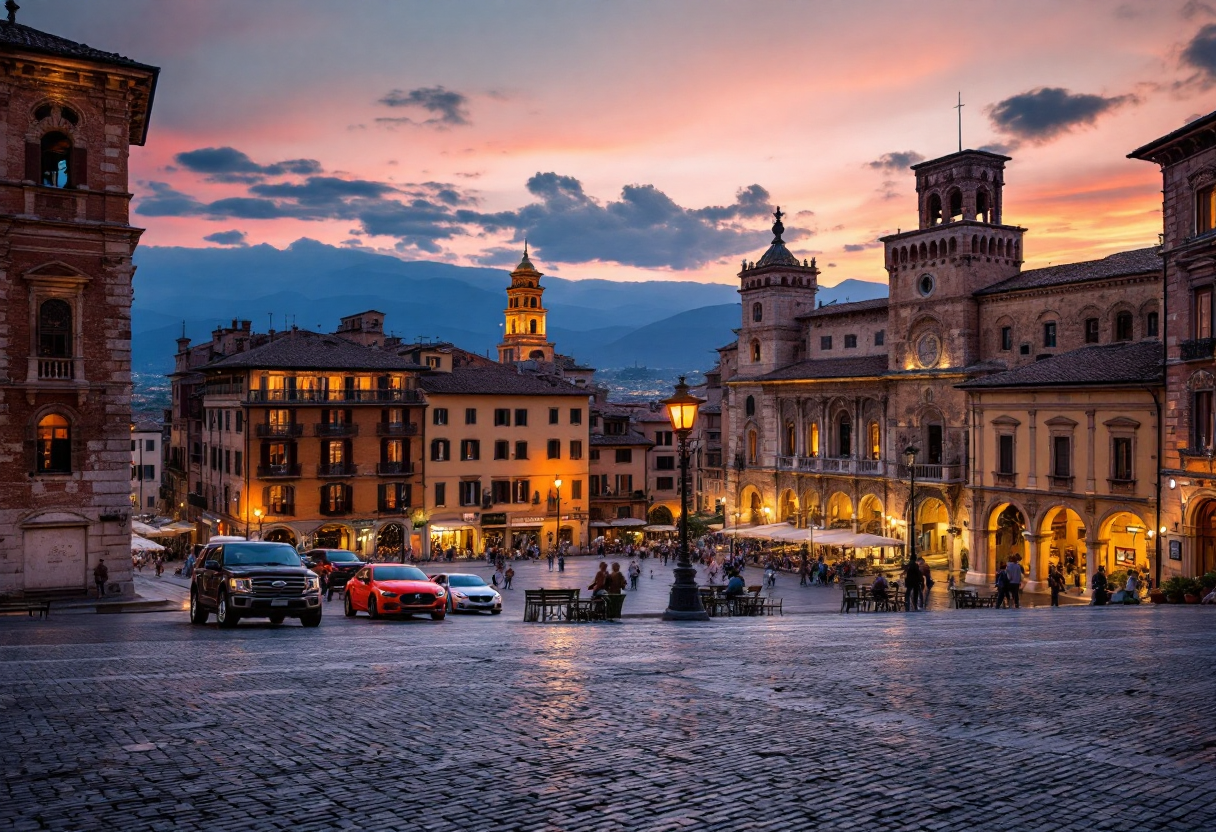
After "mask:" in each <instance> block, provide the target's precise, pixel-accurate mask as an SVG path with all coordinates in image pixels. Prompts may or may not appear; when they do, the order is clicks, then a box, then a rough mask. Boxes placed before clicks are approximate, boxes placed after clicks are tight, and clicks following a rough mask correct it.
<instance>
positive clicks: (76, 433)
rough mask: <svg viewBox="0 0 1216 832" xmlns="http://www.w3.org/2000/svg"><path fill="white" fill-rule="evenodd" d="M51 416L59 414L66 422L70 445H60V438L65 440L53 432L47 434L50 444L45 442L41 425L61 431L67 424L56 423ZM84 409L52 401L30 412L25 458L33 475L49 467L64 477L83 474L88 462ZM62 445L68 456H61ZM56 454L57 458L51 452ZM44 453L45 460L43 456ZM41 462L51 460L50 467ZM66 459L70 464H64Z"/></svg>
mask: <svg viewBox="0 0 1216 832" xmlns="http://www.w3.org/2000/svg"><path fill="white" fill-rule="evenodd" d="M48 417H55V420H62V422H66V423H67V424H66V429H67V434H68V435H67V440H66V445H57V444H56V443H57V442H59V441H63V440H62V439H59V438H57V437H55V436H54V435H53V434H52V435H51V436H49V437H46V439H47V442H48V443H49V444H44V441H43V437H42V436H40V426H41V427H42V429H43V430H52V431H53V432H57V431H58V430H60V429H61V428H62V427H63V425H62V423H59V424H55V425H52V424H51V421H52V420H49V419H48ZM80 419H81V416H80V413H79V412H78V411H77V410H76V409H75V408H72V407H69V406H68V405H66V404H62V403H59V402H48V403H46V404H44V405H42V406H41V407H39V408H38V409H36V410H35V411H34V412H33V413H31V414H30V418H29V421H28V422H26V429H25V442H24V447H25V454H24V456H25V462H26V471H27V472H29V474H30V476H35V475H38V474H39V473H40V472H43V471H45V473H46V474H49V475H56V476H58V477H61V478H62V477H64V476H65V475H72V476H73V478H75V477H77V476H78V475H80V474H81V472H82V470H83V467H84V462H85V450H86V447H85V439H84V433H83V431H81V430H80ZM43 420H47V424H46V425H43ZM59 448H62V449H63V450H64V451H66V454H67V457H66V459H63V458H60V457H59V456H58V454H59V453H60V451H59ZM48 453H49V454H52V455H54V458H53V459H52V458H50V457H47V454H48ZM40 457H41V460H40ZM40 462H41V464H50V467H48V468H45V469H43V468H40ZM65 463H66V468H65V467H64V465H65Z"/></svg>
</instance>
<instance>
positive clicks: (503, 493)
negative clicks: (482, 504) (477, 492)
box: [490, 480, 511, 503]
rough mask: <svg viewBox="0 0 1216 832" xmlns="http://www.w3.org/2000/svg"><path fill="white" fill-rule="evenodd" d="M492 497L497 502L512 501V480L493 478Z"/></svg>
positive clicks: (491, 484) (491, 485)
mask: <svg viewBox="0 0 1216 832" xmlns="http://www.w3.org/2000/svg"><path fill="white" fill-rule="evenodd" d="M490 499H491V500H493V501H494V502H495V503H509V502H511V481H510V480H493V481H491V483H490Z"/></svg>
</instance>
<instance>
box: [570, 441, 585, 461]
mask: <svg viewBox="0 0 1216 832" xmlns="http://www.w3.org/2000/svg"><path fill="white" fill-rule="evenodd" d="M570 458H571V459H582V458H583V440H581V439H571V440H570Z"/></svg>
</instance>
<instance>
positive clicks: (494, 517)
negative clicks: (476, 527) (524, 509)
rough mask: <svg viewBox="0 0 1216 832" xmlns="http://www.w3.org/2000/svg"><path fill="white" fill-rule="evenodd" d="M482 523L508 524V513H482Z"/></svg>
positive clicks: (487, 524) (484, 524)
mask: <svg viewBox="0 0 1216 832" xmlns="http://www.w3.org/2000/svg"><path fill="white" fill-rule="evenodd" d="M481 525H483V526H505V525H507V515H506V513H505V512H500V513H496V514H483V515H481Z"/></svg>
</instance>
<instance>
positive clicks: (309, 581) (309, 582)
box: [304, 575, 321, 592]
mask: <svg viewBox="0 0 1216 832" xmlns="http://www.w3.org/2000/svg"><path fill="white" fill-rule="evenodd" d="M320 588H321V579H320V578H318V577H316V576H315V575H314V576H313V577H311V578H305V579H304V591H305V592H311V591H312V590H314V589H320Z"/></svg>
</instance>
